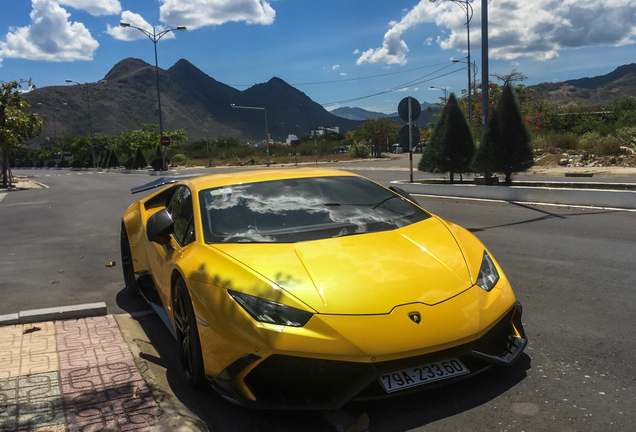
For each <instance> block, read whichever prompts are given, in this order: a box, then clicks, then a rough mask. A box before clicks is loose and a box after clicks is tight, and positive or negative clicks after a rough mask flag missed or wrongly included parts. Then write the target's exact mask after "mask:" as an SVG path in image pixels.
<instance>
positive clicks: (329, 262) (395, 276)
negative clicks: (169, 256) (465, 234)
mask: <svg viewBox="0 0 636 432" xmlns="http://www.w3.org/2000/svg"><path fill="white" fill-rule="evenodd" d="M214 247H215V248H216V249H219V250H221V251H223V252H225V253H227V254H228V255H230V256H232V257H233V258H234V259H236V260H238V261H240V262H241V263H242V264H243V265H245V266H247V267H249V268H251V269H252V270H253V271H255V272H257V273H259V274H261V275H263V276H264V277H266V278H267V279H269V280H270V281H272V282H274V283H276V284H277V285H279V286H280V287H282V288H283V289H285V290H286V291H287V292H289V293H290V294H292V295H293V296H295V297H296V298H298V299H299V300H301V301H302V302H304V303H305V304H307V305H308V306H310V307H311V308H313V309H314V310H315V311H317V312H318V313H324V314H344V315H367V314H384V313H389V312H390V311H391V310H392V309H393V308H394V307H396V306H399V305H404V304H409V303H424V304H427V305H434V304H437V303H440V302H443V301H445V300H447V299H449V298H451V297H454V296H456V295H457V294H459V293H461V292H463V291H465V290H466V289H468V288H470V287H471V286H472V285H473V283H472V281H471V277H470V274H469V271H468V268H467V266H466V261H465V259H464V256H463V254H462V252H461V250H460V248H459V246H458V244H457V241H456V240H455V238H454V237H453V235H452V234H451V233H450V232H449V230H448V228H447V227H446V225H445V224H444V223H442V222H441V221H439V220H438V219H436V218H434V217H432V218H429V219H427V220H425V221H422V222H419V223H417V224H413V225H410V226H408V227H404V228H401V229H397V230H393V231H385V232H379V233H373V234H360V235H352V236H347V237H339V238H330V239H324V240H316V241H309V242H301V243H285V244H272V243H268V244H263V243H259V244H255V243H238V244H215V245H214Z"/></svg>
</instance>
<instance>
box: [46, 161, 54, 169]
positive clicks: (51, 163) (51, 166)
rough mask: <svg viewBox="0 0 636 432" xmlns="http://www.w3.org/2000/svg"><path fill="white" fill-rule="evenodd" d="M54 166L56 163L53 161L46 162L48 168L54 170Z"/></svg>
mask: <svg viewBox="0 0 636 432" xmlns="http://www.w3.org/2000/svg"><path fill="white" fill-rule="evenodd" d="M55 165H56V163H55V161H54V160H50V161H48V162H47V163H46V166H47V167H49V168H55Z"/></svg>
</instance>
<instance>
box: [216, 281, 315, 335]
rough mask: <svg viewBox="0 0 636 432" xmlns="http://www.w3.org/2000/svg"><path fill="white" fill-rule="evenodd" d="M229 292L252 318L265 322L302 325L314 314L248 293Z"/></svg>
mask: <svg viewBox="0 0 636 432" xmlns="http://www.w3.org/2000/svg"><path fill="white" fill-rule="evenodd" d="M227 292H228V294H230V296H232V298H233V299H234V300H235V301H236V302H237V303H238V304H239V305H241V307H243V309H245V311H246V312H247V313H248V314H250V315H251V317H252V318H254V319H255V320H256V321H260V322H263V323H270V324H279V325H284V326H290V327H302V326H304V325H305V324H307V321H309V319H310V318H311V317H312V315H313V314H312V313H311V312H307V311H304V310H300V309H296V308H293V307H291V306H286V305H284V304H280V303H276V302H273V301H269V300H265V299H262V298H258V297H254V296H251V295H248V294H244V293H240V292H236V291H231V290H228V291H227Z"/></svg>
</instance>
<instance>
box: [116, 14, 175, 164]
mask: <svg viewBox="0 0 636 432" xmlns="http://www.w3.org/2000/svg"><path fill="white" fill-rule="evenodd" d="M119 26H120V27H124V28H126V27H132V28H134V29H137V30H139V31H140V32H142V33H143V34H145V35H146V36H148V39H150V40H151V41H152V42H153V43H154V45H155V72H156V75H157V104H158V106H159V135H160V136H161V138H163V119H162V116H161V92H160V91H159V62H158V60H157V42H159V39H161V38H162V37H164V36H165V35H166V34H168V33H170V32H171V31H175V30H180V31H184V30H185V29H186V28H185V26H177V27H176V28H172V29H168V30H164V31H162V32H159V33H157V30H156V28H155V27H154V26H153V27H152V33H151V32H149V31H148V30H144V29H142V28H139V27H135V26H133V25H130V24H129V23H127V22H123V21H122V22H120V23H119ZM161 159H162V163H161V170H162V171H166V170H167V167H166V149H165V147H164V146H162V149H161Z"/></svg>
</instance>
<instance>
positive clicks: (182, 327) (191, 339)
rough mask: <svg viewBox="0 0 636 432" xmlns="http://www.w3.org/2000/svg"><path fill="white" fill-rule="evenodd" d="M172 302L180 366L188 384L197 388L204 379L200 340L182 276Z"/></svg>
mask: <svg viewBox="0 0 636 432" xmlns="http://www.w3.org/2000/svg"><path fill="white" fill-rule="evenodd" d="M172 303H173V311H174V326H175V330H176V332H177V342H178V343H179V357H180V358H181V367H182V368H183V372H184V373H185V376H186V380H187V381H188V383H189V384H190V386H192V387H194V388H195V389H199V388H201V387H202V386H203V384H204V381H205V375H204V369H203V356H202V354H201V342H200V340H199V332H198V330H197V321H196V318H195V316H194V309H193V308H192V301H191V300H190V295H189V294H188V288H187V287H186V284H185V281H184V280H183V279H182V278H179V279H177V281H176V282H175V285H174V296H173V300H172Z"/></svg>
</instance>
